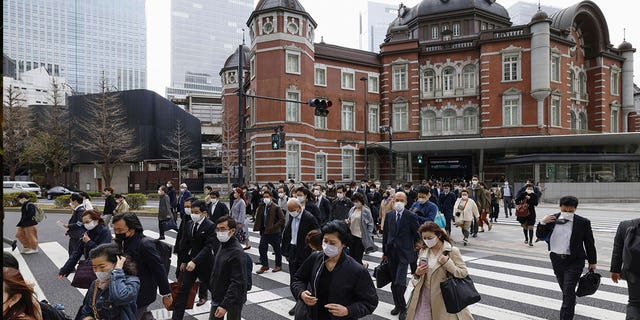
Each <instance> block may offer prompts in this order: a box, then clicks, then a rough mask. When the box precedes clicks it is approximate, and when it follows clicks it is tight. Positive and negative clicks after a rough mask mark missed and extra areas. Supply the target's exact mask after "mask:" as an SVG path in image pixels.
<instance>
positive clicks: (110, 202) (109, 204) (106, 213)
mask: <svg viewBox="0 0 640 320" xmlns="http://www.w3.org/2000/svg"><path fill="white" fill-rule="evenodd" d="M104 196H105V198H104V210H103V211H102V215H103V217H104V223H105V224H106V225H107V227H108V226H109V225H110V224H111V217H113V212H114V211H115V210H116V207H117V206H118V203H117V202H116V198H115V197H114V196H113V188H111V187H106V188H104Z"/></svg>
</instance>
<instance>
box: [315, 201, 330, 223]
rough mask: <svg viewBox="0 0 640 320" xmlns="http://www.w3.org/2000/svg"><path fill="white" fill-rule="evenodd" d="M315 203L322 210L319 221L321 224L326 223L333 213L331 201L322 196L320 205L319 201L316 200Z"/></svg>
mask: <svg viewBox="0 0 640 320" xmlns="http://www.w3.org/2000/svg"><path fill="white" fill-rule="evenodd" d="M313 204H315V205H316V207H318V209H319V210H320V216H319V217H320V218H319V219H318V220H320V221H318V223H319V224H320V225H324V224H325V223H327V222H329V220H330V217H331V215H332V210H331V201H329V200H328V199H327V198H325V197H320V205H318V201H315V202H314V203H313Z"/></svg>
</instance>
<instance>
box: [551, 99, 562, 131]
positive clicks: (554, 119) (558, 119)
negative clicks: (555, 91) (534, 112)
mask: <svg viewBox="0 0 640 320" xmlns="http://www.w3.org/2000/svg"><path fill="white" fill-rule="evenodd" d="M561 106H562V103H561V98H560V96H558V95H554V96H552V97H551V126H552V127H561V126H562V125H561V124H562V116H561V114H562V112H560V110H561Z"/></svg>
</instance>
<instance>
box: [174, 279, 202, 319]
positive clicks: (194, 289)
mask: <svg viewBox="0 0 640 320" xmlns="http://www.w3.org/2000/svg"><path fill="white" fill-rule="evenodd" d="M181 285H182V273H180V276H179V277H178V281H176V282H172V283H170V284H169V287H170V288H171V298H173V302H172V303H171V305H170V306H169V307H168V308H167V310H169V311H173V308H174V307H175V303H176V299H177V298H178V291H179V290H180V286H181ZM199 287H200V281H195V282H194V283H193V286H192V287H191V291H189V296H188V297H187V306H186V307H185V309H193V303H194V301H195V300H196V294H198V288H199Z"/></svg>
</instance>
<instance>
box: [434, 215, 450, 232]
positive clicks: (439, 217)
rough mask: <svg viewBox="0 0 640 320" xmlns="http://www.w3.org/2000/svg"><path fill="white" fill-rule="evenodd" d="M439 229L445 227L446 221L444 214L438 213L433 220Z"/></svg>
mask: <svg viewBox="0 0 640 320" xmlns="http://www.w3.org/2000/svg"><path fill="white" fill-rule="evenodd" d="M433 222H435V223H436V224H437V225H438V226H439V227H440V228H444V227H446V226H447V220H445V218H444V214H442V213H440V212H438V214H436V218H435V219H434V220H433Z"/></svg>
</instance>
